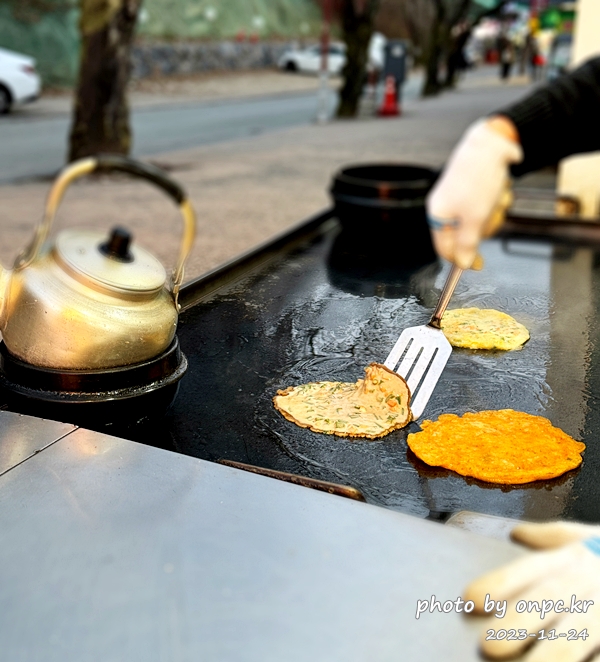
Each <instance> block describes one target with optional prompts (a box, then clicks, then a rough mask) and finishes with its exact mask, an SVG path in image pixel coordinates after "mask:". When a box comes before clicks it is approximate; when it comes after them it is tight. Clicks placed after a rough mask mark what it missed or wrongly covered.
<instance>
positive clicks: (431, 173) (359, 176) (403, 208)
mask: <svg viewBox="0 0 600 662" xmlns="http://www.w3.org/2000/svg"><path fill="white" fill-rule="evenodd" d="M438 175H439V172H438V171H436V170H432V169H431V168H424V167H422V166H413V165H400V164H393V163H387V164H366V165H356V166H350V167H347V168H343V169H342V170H340V171H339V172H338V173H337V174H336V175H335V177H334V178H333V183H332V186H331V190H330V192H331V195H332V197H333V200H334V202H335V210H336V215H337V217H338V219H339V221H340V223H341V225H342V228H343V231H344V234H345V236H346V239H345V241H346V242H347V243H348V244H352V243H354V244H355V246H356V250H357V251H358V252H362V253H363V254H364V253H366V252H368V253H372V254H374V255H377V254H379V255H381V257H382V259H390V257H392V256H393V259H394V260H395V262H396V263H397V265H398V267H399V268H401V269H411V268H414V267H417V266H422V265H424V264H427V263H429V262H433V261H434V260H435V259H436V254H435V251H434V249H433V245H432V243H431V236H430V233H429V228H428V226H427V217H426V213H425V197H426V195H427V193H428V192H429V191H430V190H431V187H432V186H433V184H434V183H435V180H436V179H437V177H438Z"/></svg>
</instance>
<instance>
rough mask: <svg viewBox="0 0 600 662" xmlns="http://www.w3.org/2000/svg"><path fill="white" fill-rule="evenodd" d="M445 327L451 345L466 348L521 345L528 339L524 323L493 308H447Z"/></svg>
mask: <svg viewBox="0 0 600 662" xmlns="http://www.w3.org/2000/svg"><path fill="white" fill-rule="evenodd" d="M442 331H443V332H444V335H445V336H446V338H448V340H449V341H450V344H451V345H453V346H454V347H465V348H467V349H505V350H510V349H518V348H519V347H521V346H522V345H523V344H524V343H525V342H527V341H528V340H529V331H528V330H527V329H526V328H525V327H524V326H523V325H522V324H519V322H517V320H515V319H514V318H513V317H511V316H510V315H507V314H506V313H502V312H500V311H499V310H493V309H492V308H457V309H455V310H447V311H446V312H445V313H444V316H443V317H442Z"/></svg>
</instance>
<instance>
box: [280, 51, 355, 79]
mask: <svg viewBox="0 0 600 662" xmlns="http://www.w3.org/2000/svg"><path fill="white" fill-rule="evenodd" d="M345 64H346V46H345V44H338V43H332V44H330V45H329V52H328V54H327V69H328V71H329V73H330V74H333V75H338V74H340V73H341V71H342V69H343V68H344V65H345ZM278 65H279V67H280V69H284V70H285V71H300V72H302V73H307V74H316V73H319V71H321V46H320V44H319V45H318V46H311V47H310V48H302V49H299V50H291V51H286V52H285V53H284V54H283V55H282V56H281V58H279V62H278Z"/></svg>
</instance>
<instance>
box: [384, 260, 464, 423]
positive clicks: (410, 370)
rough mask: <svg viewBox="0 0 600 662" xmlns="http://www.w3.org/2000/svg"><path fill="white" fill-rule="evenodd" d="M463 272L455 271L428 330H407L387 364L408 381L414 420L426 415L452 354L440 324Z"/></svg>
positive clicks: (453, 269) (443, 292) (455, 268)
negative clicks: (428, 403) (434, 391)
mask: <svg viewBox="0 0 600 662" xmlns="http://www.w3.org/2000/svg"><path fill="white" fill-rule="evenodd" d="M462 272H463V270H462V269H460V268H459V267H457V266H453V267H452V269H451V270H450V273H449V274H448V278H447V279H446V283H445V284H444V289H443V290H442V294H441V295H440V300H439V301H438V305H437V307H436V309H435V311H434V313H433V315H432V316H431V319H430V320H429V322H428V323H427V324H426V325H425V326H412V327H410V328H409V329H405V330H404V331H403V332H402V334H401V335H400V337H399V338H398V340H397V341H396V344H395V345H394V348H393V349H392V351H391V352H390V353H389V355H388V357H387V359H386V360H385V363H384V365H385V366H386V368H389V369H390V370H395V371H396V372H397V373H398V374H399V375H400V376H401V377H403V378H404V379H405V380H406V382H407V384H408V388H409V389H410V392H411V395H412V397H411V401H410V409H411V411H412V413H413V418H414V419H415V420H416V419H417V418H419V417H420V416H421V414H422V413H423V410H424V409H425V406H426V405H427V402H428V401H429V398H430V397H431V394H432V393H433V389H434V388H435V385H436V384H437V383H438V379H439V378H440V375H441V374H442V371H443V370H444V367H445V365H446V363H447V362H448V359H449V358H450V354H451V353H452V345H450V343H449V342H448V340H447V339H446V336H444V333H443V331H442V330H441V328H440V323H441V320H442V316H443V314H444V313H445V312H446V308H447V306H448V303H449V302H450V298H451V297H452V294H453V293H454V288H455V287H456V284H457V283H458V281H459V279H460V277H461V274H462Z"/></svg>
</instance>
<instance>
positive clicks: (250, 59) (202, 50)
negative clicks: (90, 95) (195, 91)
mask: <svg viewBox="0 0 600 662" xmlns="http://www.w3.org/2000/svg"><path fill="white" fill-rule="evenodd" d="M292 46H293V43H292V42H287V43H286V42H257V43H251V42H235V41H219V42H205V43H194V42H174V43H164V42H163V43H147V44H144V43H142V44H136V45H135V46H134V47H133V49H132V65H133V71H132V76H133V78H138V79H139V78H147V77H148V76H153V75H163V76H165V75H166V76H168V75H171V74H185V73H191V72H195V71H216V70H219V69H221V70H223V69H230V70H231V69H264V68H266V67H275V66H277V62H278V60H279V58H280V57H281V55H282V54H283V53H284V51H286V50H288V49H289V48H291V47H292Z"/></svg>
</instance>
